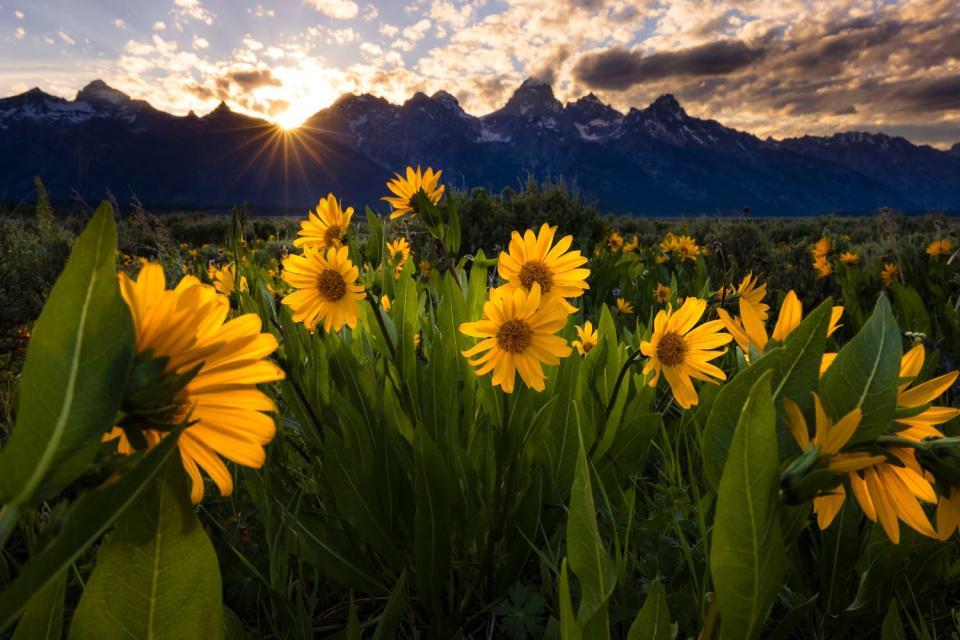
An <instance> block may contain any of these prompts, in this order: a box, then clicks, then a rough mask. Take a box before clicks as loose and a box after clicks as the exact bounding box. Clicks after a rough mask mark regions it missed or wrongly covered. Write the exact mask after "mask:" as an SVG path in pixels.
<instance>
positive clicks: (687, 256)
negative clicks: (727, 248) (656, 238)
mask: <svg viewBox="0 0 960 640" xmlns="http://www.w3.org/2000/svg"><path fill="white" fill-rule="evenodd" d="M660 249H661V250H662V251H663V253H664V255H666V256H669V255H671V254H674V255H676V256H678V257H679V258H680V259H681V260H689V261H691V262H696V260H697V257H698V256H699V255H700V253H701V252H702V251H703V249H701V248H700V245H698V244H697V241H696V240H694V239H693V238H692V237H690V236H686V235H679V236H675V235H673V233H667V235H666V237H665V238H664V239H663V241H662V242H661V243H660Z"/></svg>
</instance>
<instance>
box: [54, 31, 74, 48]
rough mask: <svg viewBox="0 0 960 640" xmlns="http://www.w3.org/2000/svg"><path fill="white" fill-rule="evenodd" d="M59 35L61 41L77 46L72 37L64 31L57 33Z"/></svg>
mask: <svg viewBox="0 0 960 640" xmlns="http://www.w3.org/2000/svg"><path fill="white" fill-rule="evenodd" d="M57 35H58V36H60V39H61V40H63V41H64V42H65V43H67V44H69V45H74V44H77V43H76V41H75V40H74V39H73V38H71V37H70V35H69V34H68V33H66V32H64V31H57Z"/></svg>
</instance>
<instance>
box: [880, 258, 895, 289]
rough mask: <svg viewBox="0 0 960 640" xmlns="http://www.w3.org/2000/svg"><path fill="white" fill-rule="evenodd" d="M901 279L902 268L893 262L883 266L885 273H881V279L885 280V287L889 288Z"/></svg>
mask: <svg viewBox="0 0 960 640" xmlns="http://www.w3.org/2000/svg"><path fill="white" fill-rule="evenodd" d="M899 277H900V268H899V267H897V265H896V264H894V263H892V262H887V263H886V264H884V265H883V271H881V272H880V279H881V280H883V286H885V287H889V286H890V283H891V282H894V281H895V280H896V279H897V278H899Z"/></svg>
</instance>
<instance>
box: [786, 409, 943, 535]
mask: <svg viewBox="0 0 960 640" xmlns="http://www.w3.org/2000/svg"><path fill="white" fill-rule="evenodd" d="M814 403H815V410H816V436H815V437H814V438H813V440H812V441H811V440H810V439H809V431H808V428H807V423H806V420H805V419H804V417H803V414H802V413H800V409H799V408H798V407H797V405H796V404H794V403H793V402H791V401H789V400H785V401H784V409H785V411H786V422H787V426H788V427H789V428H790V431H791V432H792V433H793V436H794V438H795V439H796V440H797V444H799V445H800V448H801V449H807V448H809V447H810V446H811V445H812V446H816V447H817V448H818V449H819V451H820V452H821V453H824V454H827V455H830V457H831V458H830V463H829V466H828V468H829V469H831V470H833V471H834V472H836V473H838V474H844V475H846V476H847V480H848V482H849V486H850V488H851V489H852V490H853V495H854V497H855V498H856V500H857V502H858V503H859V504H860V508H861V509H862V510H863V513H864V514H865V515H866V516H867V517H868V518H869V519H870V520H872V521H873V522H879V523H880V526H881V527H883V530H884V532H886V534H887V537H888V538H890V541H891V542H893V543H894V544H897V543H898V542H900V526H899V524H898V520H903V521H904V522H905V523H906V524H908V525H910V526H911V527H913V528H914V529H915V530H917V531H918V532H920V533H922V534H923V535H925V536H929V537H931V538H934V537H936V533H935V532H934V530H933V527H931V526H930V522H929V520H927V516H926V514H924V512H923V508H922V507H921V506H920V504H919V503H918V502H917V501H918V500H921V501H923V502H929V503H933V502H936V500H937V497H936V494H935V493H934V491H933V486H932V485H931V484H930V482H929V481H927V480H926V478H924V473H923V469H922V468H921V467H920V465H919V463H918V462H917V459H916V455H915V454H914V451H913V449H910V448H904V447H893V448H889V449H887V450H886V451H887V452H888V453H889V454H890V456H891V457H892V458H894V459H895V460H894V461H893V462H890V461H888V458H887V456H884V455H870V454H869V453H866V452H857V453H847V454H839V453H838V452H839V451H840V449H842V448H843V446H844V445H845V444H846V443H847V441H848V440H849V439H850V437H851V436H853V434H854V432H855V431H856V428H857V425H858V424H859V423H860V411H859V410H854V411H853V412H851V413H849V414H847V415H846V416H844V418H843V419H841V420H840V421H839V422H837V424H836V425H833V423H832V422H831V421H830V419H829V418H828V417H827V415H826V412H825V411H824V409H823V406H822V405H821V403H820V399H819V398H818V397H817V396H816V395H814ZM845 499H846V489H844V487H843V485H841V486H838V487H837V488H836V489H835V490H834V492H833V493H831V494H829V495H825V496H820V497H817V498H814V511H815V512H816V514H817V524H818V525H819V526H820V528H821V529H826V528H827V527H828V526H830V523H831V522H832V521H833V519H834V517H835V516H836V515H837V513H838V512H839V511H840V509H841V507H843V502H844V500H845Z"/></svg>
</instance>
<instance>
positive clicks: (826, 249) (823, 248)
mask: <svg viewBox="0 0 960 640" xmlns="http://www.w3.org/2000/svg"><path fill="white" fill-rule="evenodd" d="M832 247H833V245H832V243H831V242H830V238H828V237H827V236H823V237H822V238H820V239H819V240H817V241H816V242H815V243H814V245H813V246H812V247H811V248H810V254H811V255H812V256H813V259H814V260H816V259H817V258H826V257H827V256H828V255H830V249H831V248H832Z"/></svg>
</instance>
